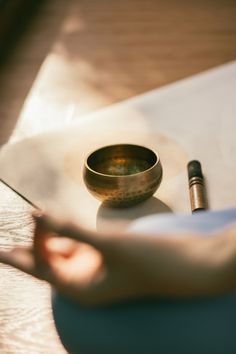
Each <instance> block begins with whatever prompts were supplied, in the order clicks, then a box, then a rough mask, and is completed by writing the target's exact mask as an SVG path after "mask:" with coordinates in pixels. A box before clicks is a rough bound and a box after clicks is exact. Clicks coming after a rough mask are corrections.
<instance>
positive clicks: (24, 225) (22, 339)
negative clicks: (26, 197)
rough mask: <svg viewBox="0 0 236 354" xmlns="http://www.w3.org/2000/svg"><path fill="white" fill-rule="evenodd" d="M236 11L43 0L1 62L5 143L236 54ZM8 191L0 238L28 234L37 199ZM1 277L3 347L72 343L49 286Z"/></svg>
mask: <svg viewBox="0 0 236 354" xmlns="http://www.w3.org/2000/svg"><path fill="white" fill-rule="evenodd" d="M235 18H236V2H235V1H234V0H232V1H230V0H214V1H213V0H204V1H203V0H199V1H194V0H190V1H187V0H186V1H184V0H180V1H174V0H173V1H170V0H166V1H160V0H146V1H144V0H142V1H141V0H120V1H109V0H99V1H97V0H91V1H87V0H74V1H70V2H67V1H63V0H57V1H56V0H52V1H50V2H47V1H45V2H43V4H42V7H41V10H39V13H38V14H37V16H35V17H34V20H33V21H31V24H30V25H29V26H28V28H27V30H25V32H24V34H23V36H22V38H21V39H20V40H18V42H17V43H16V45H15V48H14V50H13V51H12V52H11V56H10V57H9V59H8V61H7V62H5V63H4V64H3V65H2V67H1V68H0V80H1V85H0V144H3V143H5V142H7V141H8V140H9V138H11V137H12V136H13V135H14V136H16V137H17V136H18V137H19V138H21V137H23V136H24V133H25V131H26V130H27V134H28V135H29V134H31V133H32V134H33V133H37V131H42V130H45V129H46V128H47V125H48V124H49V123H50V122H49V121H45V117H46V118H47V119H51V121H53V124H54V125H53V126H56V125H57V122H58V123H59V117H60V115H61V116H63V115H64V114H65V112H67V113H68V107H72V108H71V109H72V111H73V113H71V114H72V115H74V116H76V117H77V116H78V117H79V116H80V115H82V114H85V113H88V112H90V111H93V110H96V109H98V108H101V107H104V106H106V105H109V104H112V103H114V102H117V101H120V100H123V99H126V98H129V97H132V96H134V95H137V94H140V93H142V92H145V91H147V90H150V89H153V88H156V87H160V86H163V85H165V84H168V83H171V82H173V81H176V80H178V79H182V78H184V77H187V76H189V75H192V74H195V73H198V72H200V71H202V70H205V69H208V68H210V67H214V66H217V65H220V64H222V63H225V62H228V61H230V60H233V59H235V58H236V21H235ZM42 63H43V65H42V66H41V64H42ZM35 78H36V81H35ZM26 97H27V100H26V101H25V98H26ZM46 123H47V124H46ZM0 193H1V197H0V206H1V214H0V246H1V248H5V249H9V248H10V247H12V246H13V245H16V244H21V245H28V244H30V243H31V238H32V229H33V224H32V219H31V217H30V213H31V211H32V208H31V207H30V206H28V205H27V203H25V202H24V201H22V200H21V199H20V197H19V196H17V195H16V194H15V193H14V192H12V191H11V190H9V188H7V187H6V186H5V185H2V184H1V185H0ZM0 279H1V282H0V353H1V354H18V353H19V354H21V353H22V354H26V353H27V354H28V353H29V354H34V353H35V354H39V353H45V354H55V353H57V354H61V353H64V349H63V347H62V346H61V344H60V341H59V339H58V338H57V334H56V331H55V329H54V325H53V320H52V315H51V307H50V291H49V287H48V286H47V285H46V284H43V283H41V282H39V281H37V280H34V279H32V278H31V277H28V276H26V275H24V274H22V273H20V272H18V271H16V270H14V269H11V268H9V267H7V266H4V265H0ZM111 354H112V353H111Z"/></svg>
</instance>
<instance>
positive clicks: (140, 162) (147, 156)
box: [83, 144, 162, 208]
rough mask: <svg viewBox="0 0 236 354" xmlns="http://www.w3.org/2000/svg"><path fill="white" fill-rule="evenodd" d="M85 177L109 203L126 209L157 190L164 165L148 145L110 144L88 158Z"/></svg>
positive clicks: (97, 194) (95, 194)
mask: <svg viewBox="0 0 236 354" xmlns="http://www.w3.org/2000/svg"><path fill="white" fill-rule="evenodd" d="M83 178H84V182H85V184H86V186H87V188H88V190H89V191H90V192H91V193H92V194H93V195H94V196H95V197H96V198H98V199H99V200H101V201H102V202H103V203H104V204H105V205H107V206H110V207H117V208H123V207H129V206H132V205H135V204H137V203H140V202H142V201H144V200H146V199H148V198H149V197H151V196H152V195H153V194H154V193H155V191H156V190H157V188H158V187H159V185H160V183H161V180H162V166H161V162H160V158H159V156H158V154H157V153H155V152H154V151H152V150H150V149H148V148H146V147H144V146H139V145H131V144H119V145H110V146H105V147H103V148H101V149H99V150H96V151H94V152H92V153H91V154H90V155H89V156H88V157H87V159H86V160H85V164H84V171H83Z"/></svg>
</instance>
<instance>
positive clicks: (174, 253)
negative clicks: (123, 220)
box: [135, 228, 236, 297]
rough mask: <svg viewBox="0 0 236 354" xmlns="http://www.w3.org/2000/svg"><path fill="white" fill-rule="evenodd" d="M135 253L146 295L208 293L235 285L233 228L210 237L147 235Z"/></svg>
mask: <svg viewBox="0 0 236 354" xmlns="http://www.w3.org/2000/svg"><path fill="white" fill-rule="evenodd" d="M138 237H139V236H138ZM142 239H144V242H142ZM135 253H136V255H135V257H136V260H137V265H136V267H137V268H136V269H137V272H138V274H139V275H140V283H141V284H140V289H145V292H146V294H147V295H154V296H175V297H193V296H211V295H217V294H222V293H226V292H228V291H230V290H233V289H234V288H236V235H235V228H233V229H231V230H228V231H227V232H224V233H221V234H217V235H214V237H209V238H206V237H205V238H203V237H199V236H197V235H196V236H195V235H192V236H189V235H188V236H180V237H172V238H171V237H152V236H151V237H150V236H148V235H146V236H143V237H141V239H140V247H136V249H135Z"/></svg>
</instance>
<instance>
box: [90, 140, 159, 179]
mask: <svg viewBox="0 0 236 354" xmlns="http://www.w3.org/2000/svg"><path fill="white" fill-rule="evenodd" d="M122 145H125V146H127V145H129V146H137V147H140V148H144V149H146V150H149V151H151V152H152V153H153V154H154V155H155V157H156V162H155V163H154V164H153V165H152V166H151V167H149V168H147V169H146V170H144V171H141V172H137V173H132V174H129V175H110V174H106V173H101V172H98V171H96V170H94V169H92V168H91V167H90V166H89V165H88V159H89V158H90V156H92V155H93V154H94V153H95V152H98V151H99V150H102V149H105V148H109V147H114V146H122ZM158 164H160V168H161V170H162V166H161V160H160V156H159V154H158V153H157V151H156V150H153V149H151V148H149V147H147V146H145V145H138V144H131V143H120V144H112V145H105V146H102V147H100V148H98V149H95V150H93V151H92V152H90V153H89V154H88V155H87V156H86V158H85V162H84V167H85V168H86V169H88V170H89V171H90V172H92V173H95V174H96V175H98V176H104V177H109V178H129V177H131V176H139V175H142V174H144V173H147V172H148V171H150V170H152V169H153V168H154V167H155V166H157V165H158ZM161 174H162V172H161Z"/></svg>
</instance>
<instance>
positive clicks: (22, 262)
mask: <svg viewBox="0 0 236 354" xmlns="http://www.w3.org/2000/svg"><path fill="white" fill-rule="evenodd" d="M0 262H1V263H5V264H7V265H10V266H12V267H14V268H16V269H19V270H21V271H22V272H25V273H27V274H30V275H35V264H34V259H33V256H32V252H31V250H29V249H25V248H21V247H16V248H14V249H13V250H11V251H0Z"/></svg>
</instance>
